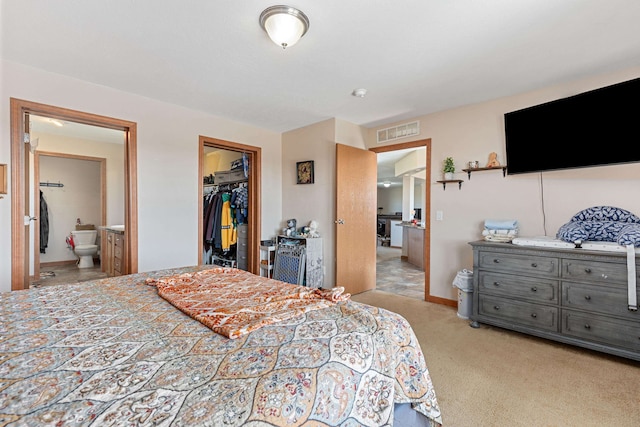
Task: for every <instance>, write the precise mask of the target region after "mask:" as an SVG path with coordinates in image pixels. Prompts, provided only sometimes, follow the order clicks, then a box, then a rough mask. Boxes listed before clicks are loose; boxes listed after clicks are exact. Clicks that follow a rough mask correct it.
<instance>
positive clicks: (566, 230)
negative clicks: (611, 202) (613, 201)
mask: <svg viewBox="0 0 640 427" xmlns="http://www.w3.org/2000/svg"><path fill="white" fill-rule="evenodd" d="M556 237H557V238H558V239H560V240H564V241H565V242H571V243H575V242H576V241H578V240H580V241H585V240H594V241H598V242H617V243H618V244H619V245H625V246H626V245H634V246H640V218H638V217H637V216H635V215H634V214H632V213H631V212H629V211H628V210H625V209H621V208H617V207H615V206H594V207H591V208H587V209H584V210H582V211H580V212H578V213H577V214H575V215H574V216H573V217H572V218H571V220H570V221H569V222H568V223H566V224H564V225H562V226H561V227H560V229H558V233H556ZM621 242H624V243H621ZM627 242H628V243H627Z"/></svg>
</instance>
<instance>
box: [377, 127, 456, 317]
mask: <svg viewBox="0 0 640 427" xmlns="http://www.w3.org/2000/svg"><path fill="white" fill-rule="evenodd" d="M422 147H425V148H426V150H425V155H426V158H425V166H426V168H425V184H427V183H428V182H429V179H430V177H431V138H427V139H421V140H418V141H411V142H404V143H401V144H392V145H384V146H382V147H373V148H370V149H369V150H370V151H373V152H374V153H385V152H388V151H397V150H405V149H409V148H422ZM424 188H425V194H424V195H423V196H424V210H425V212H423V213H422V219H423V221H424V300H425V301H428V302H433V303H437V304H443V305H448V306H452V307H455V306H456V304H457V301H453V300H449V299H446V298H441V297H434V296H432V295H431V274H430V271H431V220H430V218H431V186H430V185H425V186H424Z"/></svg>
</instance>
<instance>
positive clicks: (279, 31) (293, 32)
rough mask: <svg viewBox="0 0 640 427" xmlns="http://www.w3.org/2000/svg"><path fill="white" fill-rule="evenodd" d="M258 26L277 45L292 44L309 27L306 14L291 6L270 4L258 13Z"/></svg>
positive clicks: (285, 45) (283, 46) (284, 46)
mask: <svg viewBox="0 0 640 427" xmlns="http://www.w3.org/2000/svg"><path fill="white" fill-rule="evenodd" d="M260 26H261V27H262V29H263V30H265V31H266V33H267V34H268V35H269V38H270V39H271V40H273V42H274V43H275V44H277V45H278V46H282V48H283V49H286V48H287V47H289V46H293V45H294V44H296V43H297V42H298V40H300V39H301V38H302V36H304V35H305V33H306V32H307V30H308V29H309V18H307V15H305V14H304V13H302V12H301V11H299V10H298V9H296V8H294V7H291V6H284V5H278V6H271V7H268V8H266V9H265V10H263V11H262V13H261V14H260Z"/></svg>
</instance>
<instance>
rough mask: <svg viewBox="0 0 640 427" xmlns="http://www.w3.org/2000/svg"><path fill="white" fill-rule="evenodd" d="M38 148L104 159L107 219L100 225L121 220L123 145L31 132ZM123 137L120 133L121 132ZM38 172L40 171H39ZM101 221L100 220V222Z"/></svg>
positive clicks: (43, 150) (122, 215)
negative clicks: (36, 140) (36, 139)
mask: <svg viewBox="0 0 640 427" xmlns="http://www.w3.org/2000/svg"><path fill="white" fill-rule="evenodd" d="M32 138H38V139H39V141H38V151H40V152H50V153H63V154H72V155H78V156H88V157H97V158H103V159H105V162H106V165H105V166H106V180H107V182H106V183H105V185H106V190H107V219H106V224H104V225H114V224H124V145H123V144H112V143H106V142H96V141H90V140H85V139H79V138H69V137H61V136H60V135H51V134H42V133H36V132H33V133H32ZM123 140H124V136H123ZM41 175H42V171H41ZM100 225H103V224H100Z"/></svg>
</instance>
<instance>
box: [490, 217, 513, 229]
mask: <svg viewBox="0 0 640 427" xmlns="http://www.w3.org/2000/svg"><path fill="white" fill-rule="evenodd" d="M484 228H485V229H487V230H516V229H517V228H518V221H517V220H515V219H504V220H497V219H485V220H484Z"/></svg>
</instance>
